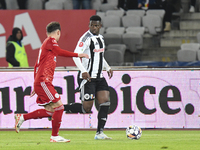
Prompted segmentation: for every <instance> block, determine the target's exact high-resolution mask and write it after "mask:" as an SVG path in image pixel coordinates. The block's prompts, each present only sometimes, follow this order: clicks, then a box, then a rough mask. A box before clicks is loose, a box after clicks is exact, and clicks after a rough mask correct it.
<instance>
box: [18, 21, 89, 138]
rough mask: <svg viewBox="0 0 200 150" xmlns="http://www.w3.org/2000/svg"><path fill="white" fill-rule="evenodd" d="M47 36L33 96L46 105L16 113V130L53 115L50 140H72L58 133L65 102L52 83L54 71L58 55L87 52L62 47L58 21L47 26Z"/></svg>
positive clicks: (82, 55)
mask: <svg viewBox="0 0 200 150" xmlns="http://www.w3.org/2000/svg"><path fill="white" fill-rule="evenodd" d="M46 30H47V38H46V39H45V40H44V42H43V44H42V46H41V48H40V50H39V55H38V59H37V61H36V64H35V66H34V90H33V91H32V93H31V96H32V95H34V94H35V93H36V94H37V96H38V97H37V100H36V102H37V104H38V105H40V106H44V109H37V110H35V111H33V112H30V113H28V114H16V115H15V130H16V132H17V133H18V132H19V130H20V126H21V125H22V123H23V122H24V121H26V120H29V119H39V118H44V117H52V135H51V137H50V142H70V140H69V139H65V138H63V137H61V136H59V135H58V131H59V128H60V125H61V119H62V114H63V110H64V107H63V104H62V101H61V99H60V96H59V94H58V93H57V92H56V90H55V89H54V86H53V85H52V81H53V76H54V71H55V68H56V56H65V57H81V58H82V57H85V58H89V57H88V55H87V54H84V53H82V54H78V53H73V52H69V51H66V50H63V49H61V48H60V47H59V46H58V43H57V41H58V40H59V38H60V35H61V28H60V24H59V23H58V22H51V23H49V24H48V25H47V27H46Z"/></svg>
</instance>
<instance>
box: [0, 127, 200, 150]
mask: <svg viewBox="0 0 200 150" xmlns="http://www.w3.org/2000/svg"><path fill="white" fill-rule="evenodd" d="M104 133H105V134H107V135H108V136H110V137H112V138H113V139H112V140H94V135H95V131H94V130H89V131H86V130H61V131H60V132H59V134H60V136H63V137H64V138H68V139H70V140H71V142H69V143H50V142H49V140H50V135H51V130H26V131H24V130H22V131H20V132H19V133H16V132H15V131H14V130H12V131H2V130H1V131H0V150H163V149H164V150H199V149H200V130H157V129H152V130H146V129H145V130H143V132H142V137H141V138H140V139H139V140H130V139H128V138H127V137H126V134H125V129H124V130H108V129H107V130H105V131H104Z"/></svg>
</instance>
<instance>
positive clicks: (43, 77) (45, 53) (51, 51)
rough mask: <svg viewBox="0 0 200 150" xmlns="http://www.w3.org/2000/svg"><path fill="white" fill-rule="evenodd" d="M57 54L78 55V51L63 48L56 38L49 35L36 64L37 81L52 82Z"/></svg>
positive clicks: (35, 74)
mask: <svg viewBox="0 0 200 150" xmlns="http://www.w3.org/2000/svg"><path fill="white" fill-rule="evenodd" d="M56 56H65V57H78V53H73V52H69V51H67V50H63V49H61V48H60V47H59V46H58V43H57V41H56V40H55V38H52V37H48V38H46V39H45V40H44V42H43V43H42V46H41V48H40V50H39V55H38V59H37V62H36V63H35V66H34V78H35V83H36V82H51V83H52V81H53V75H54V71H55V68H56Z"/></svg>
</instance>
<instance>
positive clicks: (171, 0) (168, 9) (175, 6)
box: [162, 0, 181, 31]
mask: <svg viewBox="0 0 200 150" xmlns="http://www.w3.org/2000/svg"><path fill="white" fill-rule="evenodd" d="M162 6H163V8H164V10H165V16H164V19H163V22H164V26H165V28H164V31H170V30H171V19H172V13H173V12H179V11H180V9H181V0H165V1H164V2H163V3H162Z"/></svg>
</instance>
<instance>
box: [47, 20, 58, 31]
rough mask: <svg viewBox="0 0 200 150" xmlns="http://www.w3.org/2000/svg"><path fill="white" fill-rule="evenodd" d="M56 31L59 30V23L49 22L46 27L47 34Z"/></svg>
mask: <svg viewBox="0 0 200 150" xmlns="http://www.w3.org/2000/svg"><path fill="white" fill-rule="evenodd" d="M57 29H58V30H61V28H60V23H59V22H50V23H49V24H48V25H47V27H46V30H47V32H48V33H51V32H53V31H56V30H57Z"/></svg>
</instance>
